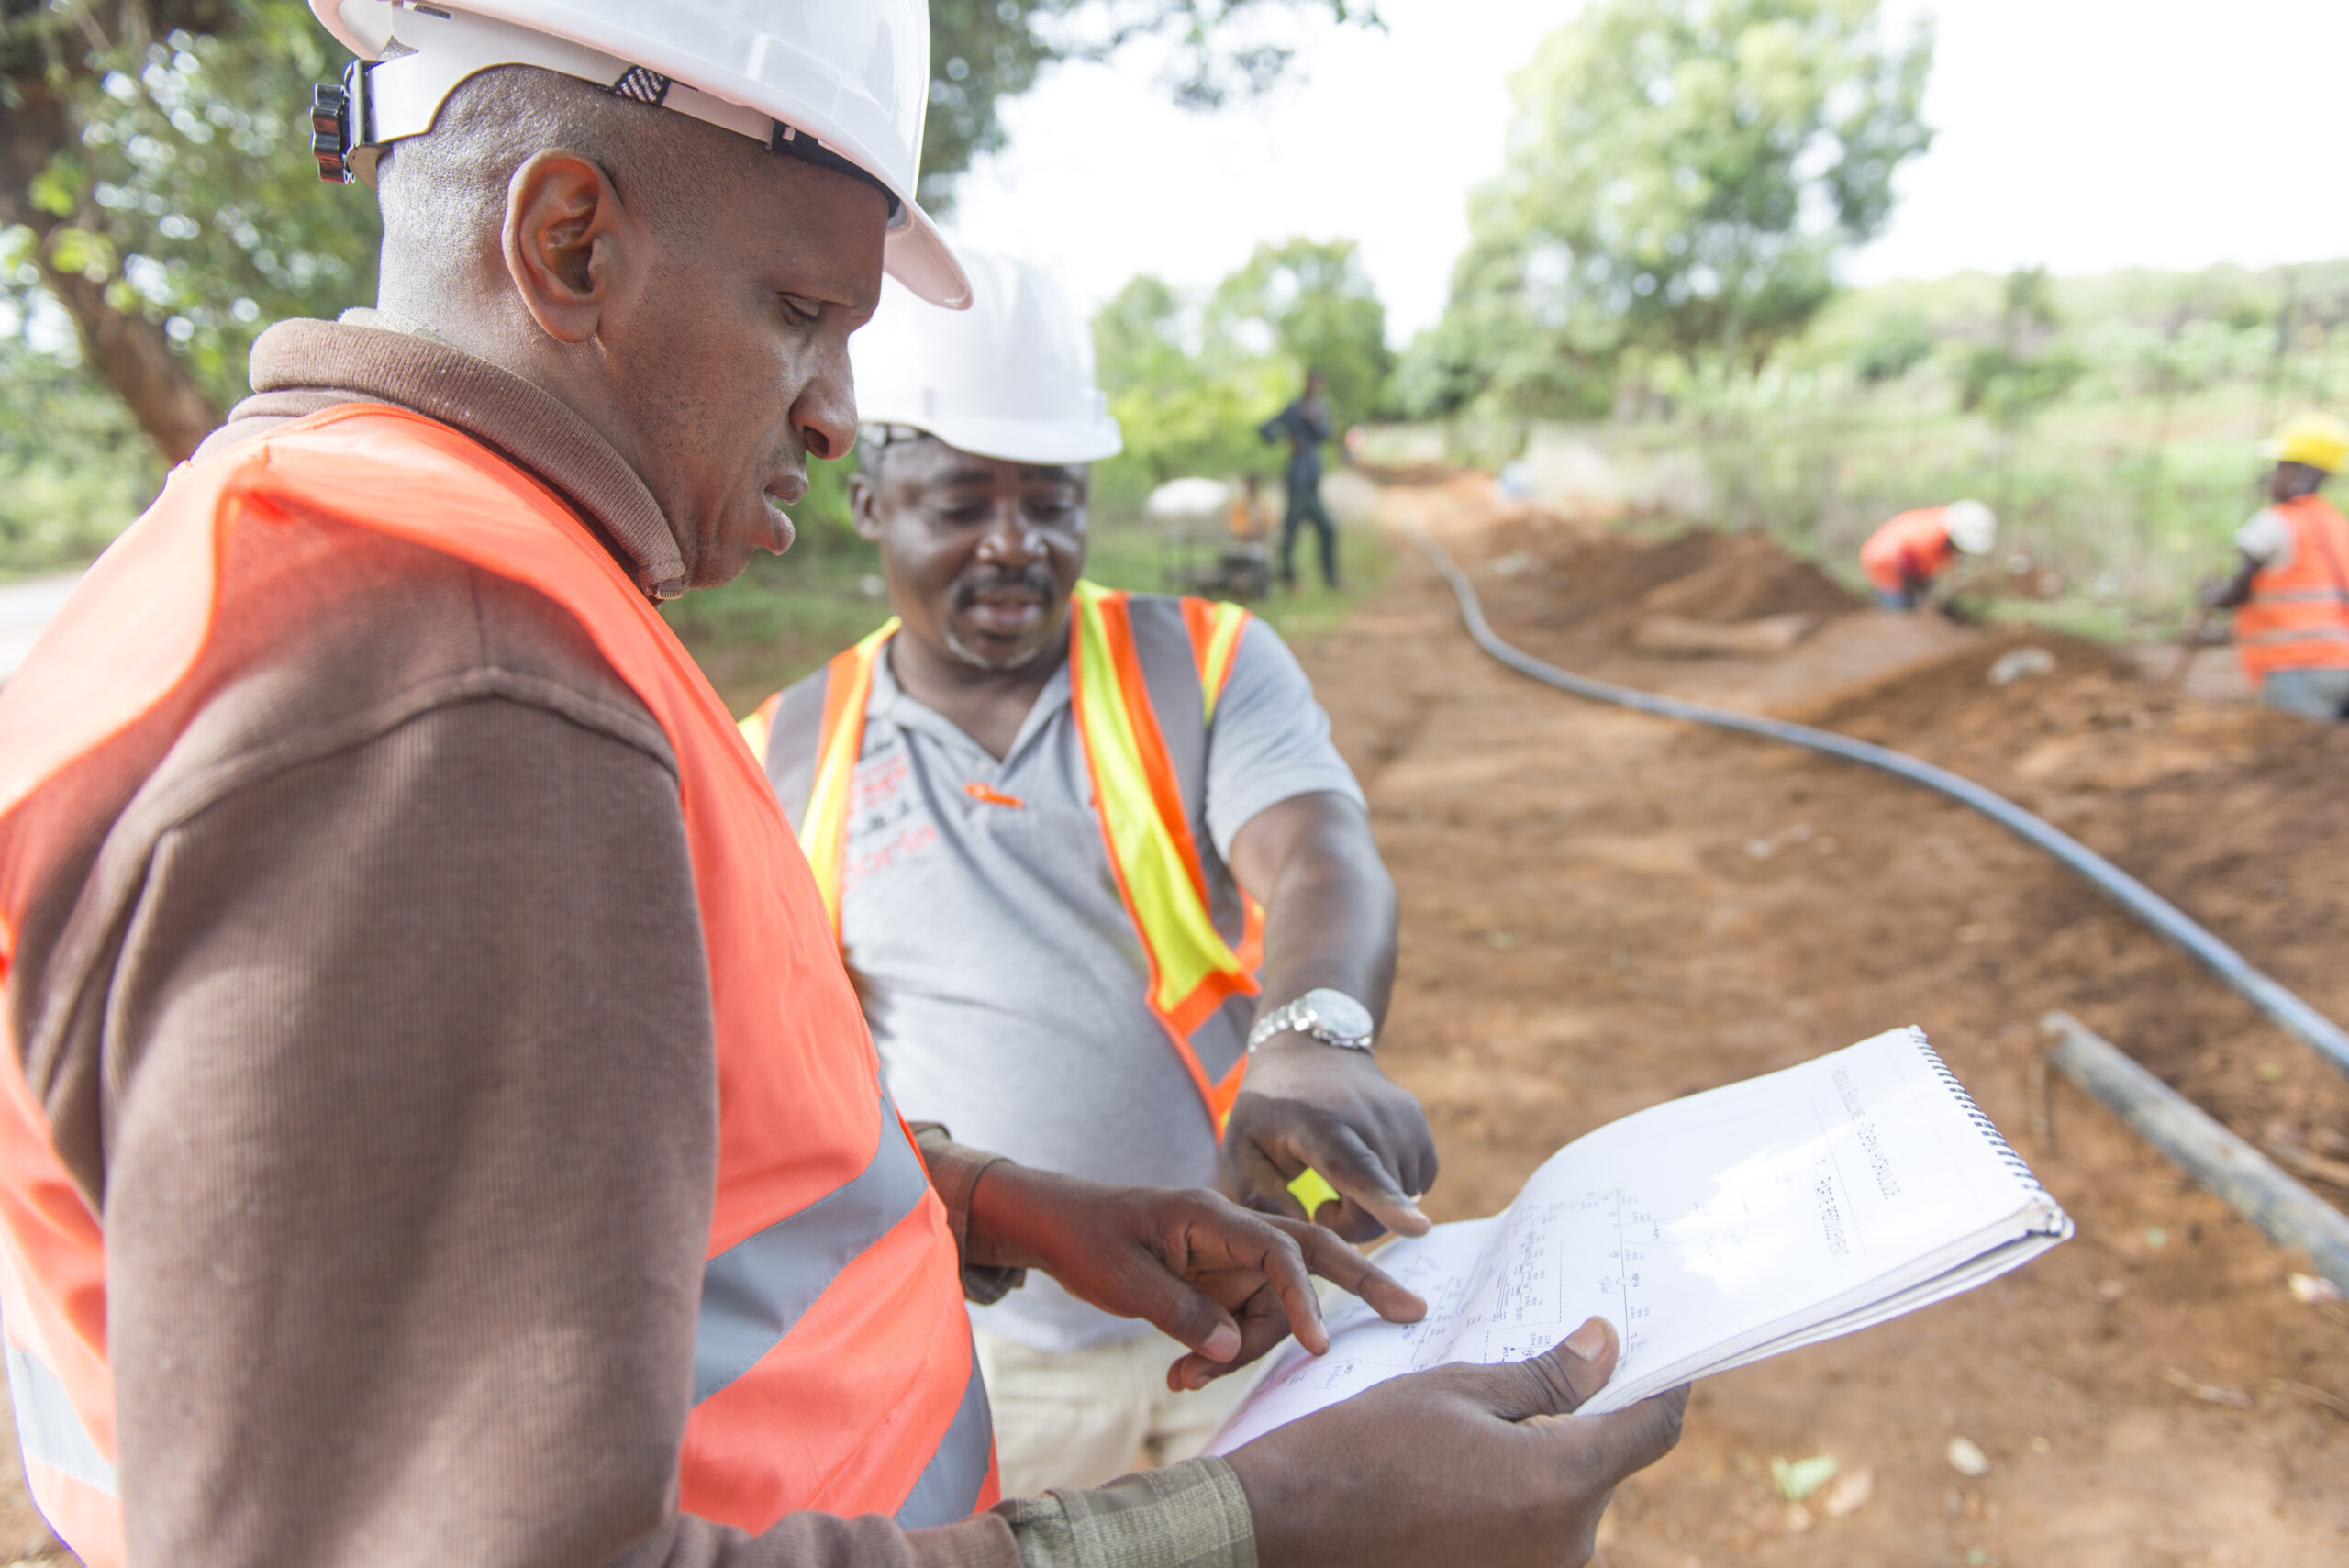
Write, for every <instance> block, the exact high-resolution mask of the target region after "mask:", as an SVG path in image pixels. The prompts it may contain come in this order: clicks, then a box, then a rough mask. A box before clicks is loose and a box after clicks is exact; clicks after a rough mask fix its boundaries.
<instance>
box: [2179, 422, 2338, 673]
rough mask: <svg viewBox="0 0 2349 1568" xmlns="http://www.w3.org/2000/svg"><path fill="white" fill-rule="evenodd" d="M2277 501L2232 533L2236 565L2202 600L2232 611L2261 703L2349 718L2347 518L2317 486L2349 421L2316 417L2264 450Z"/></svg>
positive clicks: (2334, 469) (2238, 645) (2292, 426)
mask: <svg viewBox="0 0 2349 1568" xmlns="http://www.w3.org/2000/svg"><path fill="white" fill-rule="evenodd" d="M2262 450H2263V453H2264V455H2266V457H2268V458H2269V459H2271V460H2273V462H2274V464H2275V466H2274V467H2273V468H2272V469H2271V470H2269V472H2268V475H2267V494H2268V496H2269V498H2270V500H2271V501H2272V502H2273V503H2274V504H2273V505H2271V506H2266V507H2264V508H2262V509H2261V510H2260V511H2259V512H2257V513H2255V514H2254V516H2253V517H2252V518H2251V520H2250V521H2249V522H2247V523H2245V524H2243V527H2242V528H2239V529H2237V530H2236V531H2235V544H2236V546H2237V547H2238V548H2239V549H2240V550H2241V551H2242V556H2243V559H2242V563H2241V564H2240V565H2239V566H2238V567H2237V569H2236V571H2235V574H2234V578H2233V580H2232V581H2231V582H2229V583H2228V584H2225V585H2224V586H2223V587H2217V588H2213V589H2210V590H2208V591H2206V592H2205V593H2204V595H2203V596H2202V598H2203V603H2204V604H2206V605H2208V606H2210V607H2212V608H2214V609H2231V610H2233V611H2234V612H2235V617H2234V643H2235V652H2236V655H2237V656H2238V657H2239V658H2241V659H2242V661H2243V673H2245V674H2246V675H2248V676H2250V677H2251V680H2252V684H2254V685H2255V686H2257V687H2258V688H2259V695H2260V700H2261V701H2262V702H2265V703H2266V705H2267V706H2270V707H2273V708H2277V709H2280V710H2281V711H2283V712H2286V713H2299V714H2305V715H2307V716H2308V717H2311V718H2341V717H2344V716H2349V518H2343V517H2342V515H2341V513H2340V511H2339V509H2337V508H2336V507H2335V506H2333V505H2332V502H2330V501H2327V500H2326V499H2325V498H2324V497H2323V496H2322V495H2319V494H2318V492H2319V491H2320V490H2321V489H2322V488H2323V487H2324V483H2325V481H2326V480H2328V479H2330V478H2332V476H2333V475H2334V474H2336V473H2340V472H2341V470H2342V467H2343V464H2344V463H2349V425H2344V424H2343V423H2342V422H2341V421H2340V420H2338V419H2334V418H2331V417H2327V416H2325V415H2321V414H2310V415H2305V416H2303V417H2299V418H2297V419H2294V420H2292V421H2291V422H2289V423H2288V424H2287V425H2286V426H2285V427H2284V428H2283V429H2281V430H2280V431H2278V432H2277V436H2276V439H2274V440H2272V441H2270V442H2268V443H2267V444H2266V447H2265V448H2263V449H2262Z"/></svg>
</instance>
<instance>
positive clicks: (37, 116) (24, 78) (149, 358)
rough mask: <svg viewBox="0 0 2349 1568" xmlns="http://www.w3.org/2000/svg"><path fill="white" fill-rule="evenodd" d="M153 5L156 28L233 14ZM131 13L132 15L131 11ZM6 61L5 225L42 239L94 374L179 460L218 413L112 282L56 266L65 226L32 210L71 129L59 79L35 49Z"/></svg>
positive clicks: (1, 168) (54, 289) (204, 4)
mask: <svg viewBox="0 0 2349 1568" xmlns="http://www.w3.org/2000/svg"><path fill="white" fill-rule="evenodd" d="M12 9H13V7H12ZM155 9H157V10H158V11H159V12H161V13H163V14H162V15H161V16H158V17H153V18H148V21H149V22H150V25H151V22H153V21H166V22H169V23H170V24H171V25H173V26H179V25H189V26H194V27H195V28H198V29H199V30H203V31H212V30H215V29H216V28H217V27H218V26H219V25H220V24H221V22H222V21H223V20H224V19H225V18H226V16H227V12H226V10H225V8H224V7H220V6H217V5H214V4H212V3H211V0H194V3H192V4H186V5H182V6H161V7H156V8H155ZM125 11H126V14H128V7H126V8H125ZM183 12H184V13H186V15H185V16H184V17H183V16H182V15H181V13H183ZM216 12H217V13H218V15H217V16H216V15H215V13H216ZM141 15H142V17H144V13H143V12H142V14H141ZM5 64H6V72H5V74H6V91H0V227H6V226H7V225H9V224H16V223H21V224H23V225H25V226H26V227H27V228H30V229H31V230H32V231H33V233H34V235H35V237H36V238H37V239H38V242H39V243H38V245H37V247H36V255H37V259H38V260H39V264H40V270H41V280H42V282H43V283H45V284H47V285H48V287H49V291H50V293H51V294H53V295H56V296H57V300H58V303H59V304H61V305H62V306H64V307H65V311H66V314H67V315H69V316H71V317H72V318H73V325H74V327H75V328H76V329H77V330H78V331H79V332H80V334H81V339H82V353H83V358H84V360H85V361H87V362H88V364H89V367H90V369H91V371H92V372H93V373H95V375H96V376H97V377H98V379H99V380H100V381H102V382H104V383H106V386H107V387H108V388H109V389H110V390H111V391H112V392H113V393H114V394H115V395H116V396H117V397H119V398H121V399H122V401H123V406H125V407H127V408H128V409H129V410H130V414H131V417H133V418H134V419H136V420H137V421H138V422H139V429H140V430H142V431H144V432H145V433H146V436H147V439H149V440H150V441H152V442H154V443H155V450H158V451H160V452H161V453H162V454H163V461H164V462H167V463H175V462H180V461H181V460H183V459H184V458H185V457H186V456H187V455H188V454H189V453H190V452H192V451H194V450H195V447H196V443H197V442H199V441H201V440H202V439H204V438H205V437H206V435H208V434H209V433H210V432H211V431H212V430H213V429H214V428H216V427H217V426H218V425H219V423H220V412H219V410H218V409H217V408H215V407H213V406H212V400H211V399H210V398H209V397H206V395H204V389H203V388H202V387H200V386H198V385H197V384H196V383H195V377H194V376H192V375H190V374H189V373H188V371H187V367H186V366H185V365H183V364H182V363H181V362H180V361H179V359H178V357H177V356H175V355H174V354H173V352H172V348H171V340H170V339H168V338H166V337H165V336H164V335H163V331H162V329H161V328H159V327H157V326H156V325H155V324H154V323H153V322H151V321H149V320H148V319H147V318H146V317H143V316H133V315H128V314H126V313H124V312H122V311H119V310H117V309H116V308H115V307H114V306H111V305H109V304H107V303H106V284H103V283H92V282H91V281H90V280H89V279H88V278H86V277H83V275H81V274H80V273H78V272H61V271H60V270H59V269H58V268H57V267H55V266H54V265H52V264H51V263H50V253H51V248H52V247H53V246H54V245H55V243H56V241H57V232H58V230H59V229H61V228H63V227H64V226H65V225H64V220H63V219H61V218H60V217H58V216H57V215H56V214H55V213H52V212H49V211H46V210H44V209H42V208H39V207H37V206H34V205H33V202H32V184H33V181H34V180H35V179H37V178H38V177H39V174H40V172H41V171H42V170H44V169H46V168H48V167H49V161H50V159H51V158H52V157H54V156H55V155H56V153H57V150H59V149H60V148H61V147H63V146H64V145H65V143H66V141H67V139H69V138H70V137H71V136H72V125H71V122H70V120H69V119H68V117H67V115H66V109H65V98H64V95H63V93H62V92H61V90H60V88H61V83H57V82H55V81H53V80H52V79H51V78H50V75H49V74H48V72H46V71H45V70H43V69H41V63H40V57H39V54H38V53H37V52H36V51H31V50H28V52H27V54H26V57H25V58H23V59H21V60H19V59H11V60H8V61H6V62H5ZM12 99H13V102H12V101H11V100H12Z"/></svg>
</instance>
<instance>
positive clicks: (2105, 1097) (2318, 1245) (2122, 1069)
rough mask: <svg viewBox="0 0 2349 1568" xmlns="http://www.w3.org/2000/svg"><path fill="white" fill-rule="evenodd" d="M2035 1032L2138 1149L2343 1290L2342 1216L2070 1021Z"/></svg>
mask: <svg viewBox="0 0 2349 1568" xmlns="http://www.w3.org/2000/svg"><path fill="white" fill-rule="evenodd" d="M2039 1027H2040V1029H2042V1030H2043V1031H2044V1032H2045V1033H2046V1034H2048V1035H2049V1036H2051V1037H2053V1039H2054V1041H2055V1045H2054V1049H2053V1050H2051V1051H2049V1052H2048V1053H2047V1059H2048V1061H2049V1062H2053V1063H2054V1067H2055V1070H2056V1071H2057V1072H2059V1073H2063V1074H2064V1076H2065V1077H2066V1078H2069V1079H2070V1080H2071V1081H2072V1082H2073V1083H2075V1084H2078V1085H2079V1086H2080V1087H2081V1088H2083V1089H2086V1090H2087V1092H2088V1093H2089V1094H2091V1095H2095V1096H2096V1097H2097V1098H2098V1099H2099V1100H2102V1101H2103V1102H2104V1103H2105V1104H2106V1105H2108V1106H2111V1107H2112V1109H2113V1111H2114V1112H2115V1113H2116V1114H2117V1115H2119V1117H2120V1118H2121V1120H2122V1121H2125V1122H2127V1123H2128V1124H2129V1125H2130V1126H2131V1127H2132V1128H2133V1129H2136V1131H2137V1133H2138V1134H2139V1135H2140V1136H2141V1137H2143V1139H2144V1140H2145V1141H2146V1142H2148V1143H2150V1144H2152V1145H2153V1146H2154V1148H2156V1149H2158V1150H2160V1151H2162V1152H2163V1153H2164V1154H2166V1155H2168V1156H2169V1157H2170V1159H2172V1160H2173V1161H2175V1162H2176V1163H2177V1166H2178V1168H2179V1169H2181V1170H2183V1171H2184V1172H2185V1173H2187V1174H2188V1175H2189V1176H2192V1177H2193V1178H2194V1179H2195V1180H2196V1181H2198V1182H2199V1183H2201V1184H2203V1185H2204V1186H2206V1187H2208V1188H2210V1190H2211V1191H2212V1192H2214V1193H2216V1194H2218V1195H2219V1196H2221V1198H2224V1199H2225V1200H2226V1202H2227V1206H2228V1207H2230V1208H2232V1209H2233V1210H2234V1211H2235V1212H2236V1213H2237V1214H2240V1215H2242V1216H2243V1218H2245V1219H2248V1220H2250V1221H2251V1222H2252V1223H2253V1224H2254V1225H2256V1226H2258V1227H2259V1228H2260V1229H2262V1230H2265V1231H2266V1232H2267V1234H2268V1236H2269V1237H2270V1238H2271V1239H2272V1240H2274V1241H2275V1242H2276V1243H2277V1245H2278V1246H2281V1247H2299V1248H2301V1249H2303V1250H2304V1251H2307V1253H2308V1255H2309V1257H2310V1259H2311V1260H2313V1261H2314V1262H2315V1264H2316V1272H2317V1273H2321V1274H2322V1275H2323V1276H2324V1277H2325V1278H2327V1279H2329V1280H2331V1281H2332V1283H2333V1284H2337V1285H2339V1286H2340V1287H2341V1288H2342V1289H2343V1290H2349V1217H2344V1216H2343V1214H2342V1212H2341V1211H2340V1210H2339V1209H2337V1208H2335V1207H2332V1205H2331V1204H2329V1203H2327V1202H2325V1201H2324V1200H2323V1199H2322V1198H2321V1197H2319V1196H2317V1195H2315V1194H2314V1193H2312V1192H2310V1191H2309V1190H2308V1188H2306V1187H2304V1186H2302V1185H2300V1184H2299V1183H2298V1182H2296V1181H2294V1180H2292V1178H2291V1177H2289V1176H2288V1175H2286V1174H2285V1173H2283V1172H2282V1171H2280V1170H2278V1169H2277V1167H2276V1165H2275V1163H2274V1162H2272V1161H2270V1160H2269V1159H2268V1158H2267V1156H2266V1155H2265V1154H2262V1153H2261V1152H2260V1151H2258V1150H2256V1149H2254V1148H2253V1147H2252V1146H2251V1145H2250V1144H2248V1143H2245V1142H2244V1141H2243V1140H2242V1139H2240V1138H2237V1137H2236V1136H2235V1135H2234V1134H2233V1133H2232V1132H2229V1131H2228V1130H2227V1129H2225V1128H2223V1127H2221V1126H2220V1125H2219V1124H2218V1123H2217V1122H2215V1121H2213V1120H2211V1119H2210V1118H2209V1117H2207V1116H2205V1115H2204V1114H2203V1113H2202V1112H2201V1111H2199V1110H2198V1109H2196V1108H2195V1107H2194V1106H2192V1105H2190V1104H2189V1103H2188V1101H2187V1099H2186V1097H2185V1096H2184V1095H2180V1094H2179V1093H2178V1092H2177V1091H2176V1089H2173V1088H2171V1087H2170V1086H2169V1085H2168V1084H2165V1083H2163V1082H2162V1081H2161V1080H2160V1079H2159V1078H2156V1077H2154V1075H2153V1074H2152V1073H2148V1072H2146V1071H2145V1070H2144V1069H2143V1067H2141V1066H2139V1065H2138V1064H2137V1063H2136V1062H2134V1061H2132V1060H2131V1058H2130V1057H2129V1055H2128V1053H2126V1052H2125V1051H2122V1050H2121V1048H2120V1047H2119V1046H2116V1045H2114V1044H2113V1043H2112V1042H2111V1041H2110V1040H2106V1039H2105V1038H2103V1037H2102V1036H2101V1035H2099V1034H2097V1033H2095V1032H2094V1031H2093V1030H2091V1029H2088V1027H2087V1025H2085V1024H2083V1023H2081V1022H2080V1020H2079V1019H2077V1018H2074V1017H2072V1015H2071V1014H2069V1013H2065V1012H2054V1013H2050V1014H2048V1015H2047V1016H2046V1017H2045V1018H2042V1019H2040V1021H2039Z"/></svg>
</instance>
